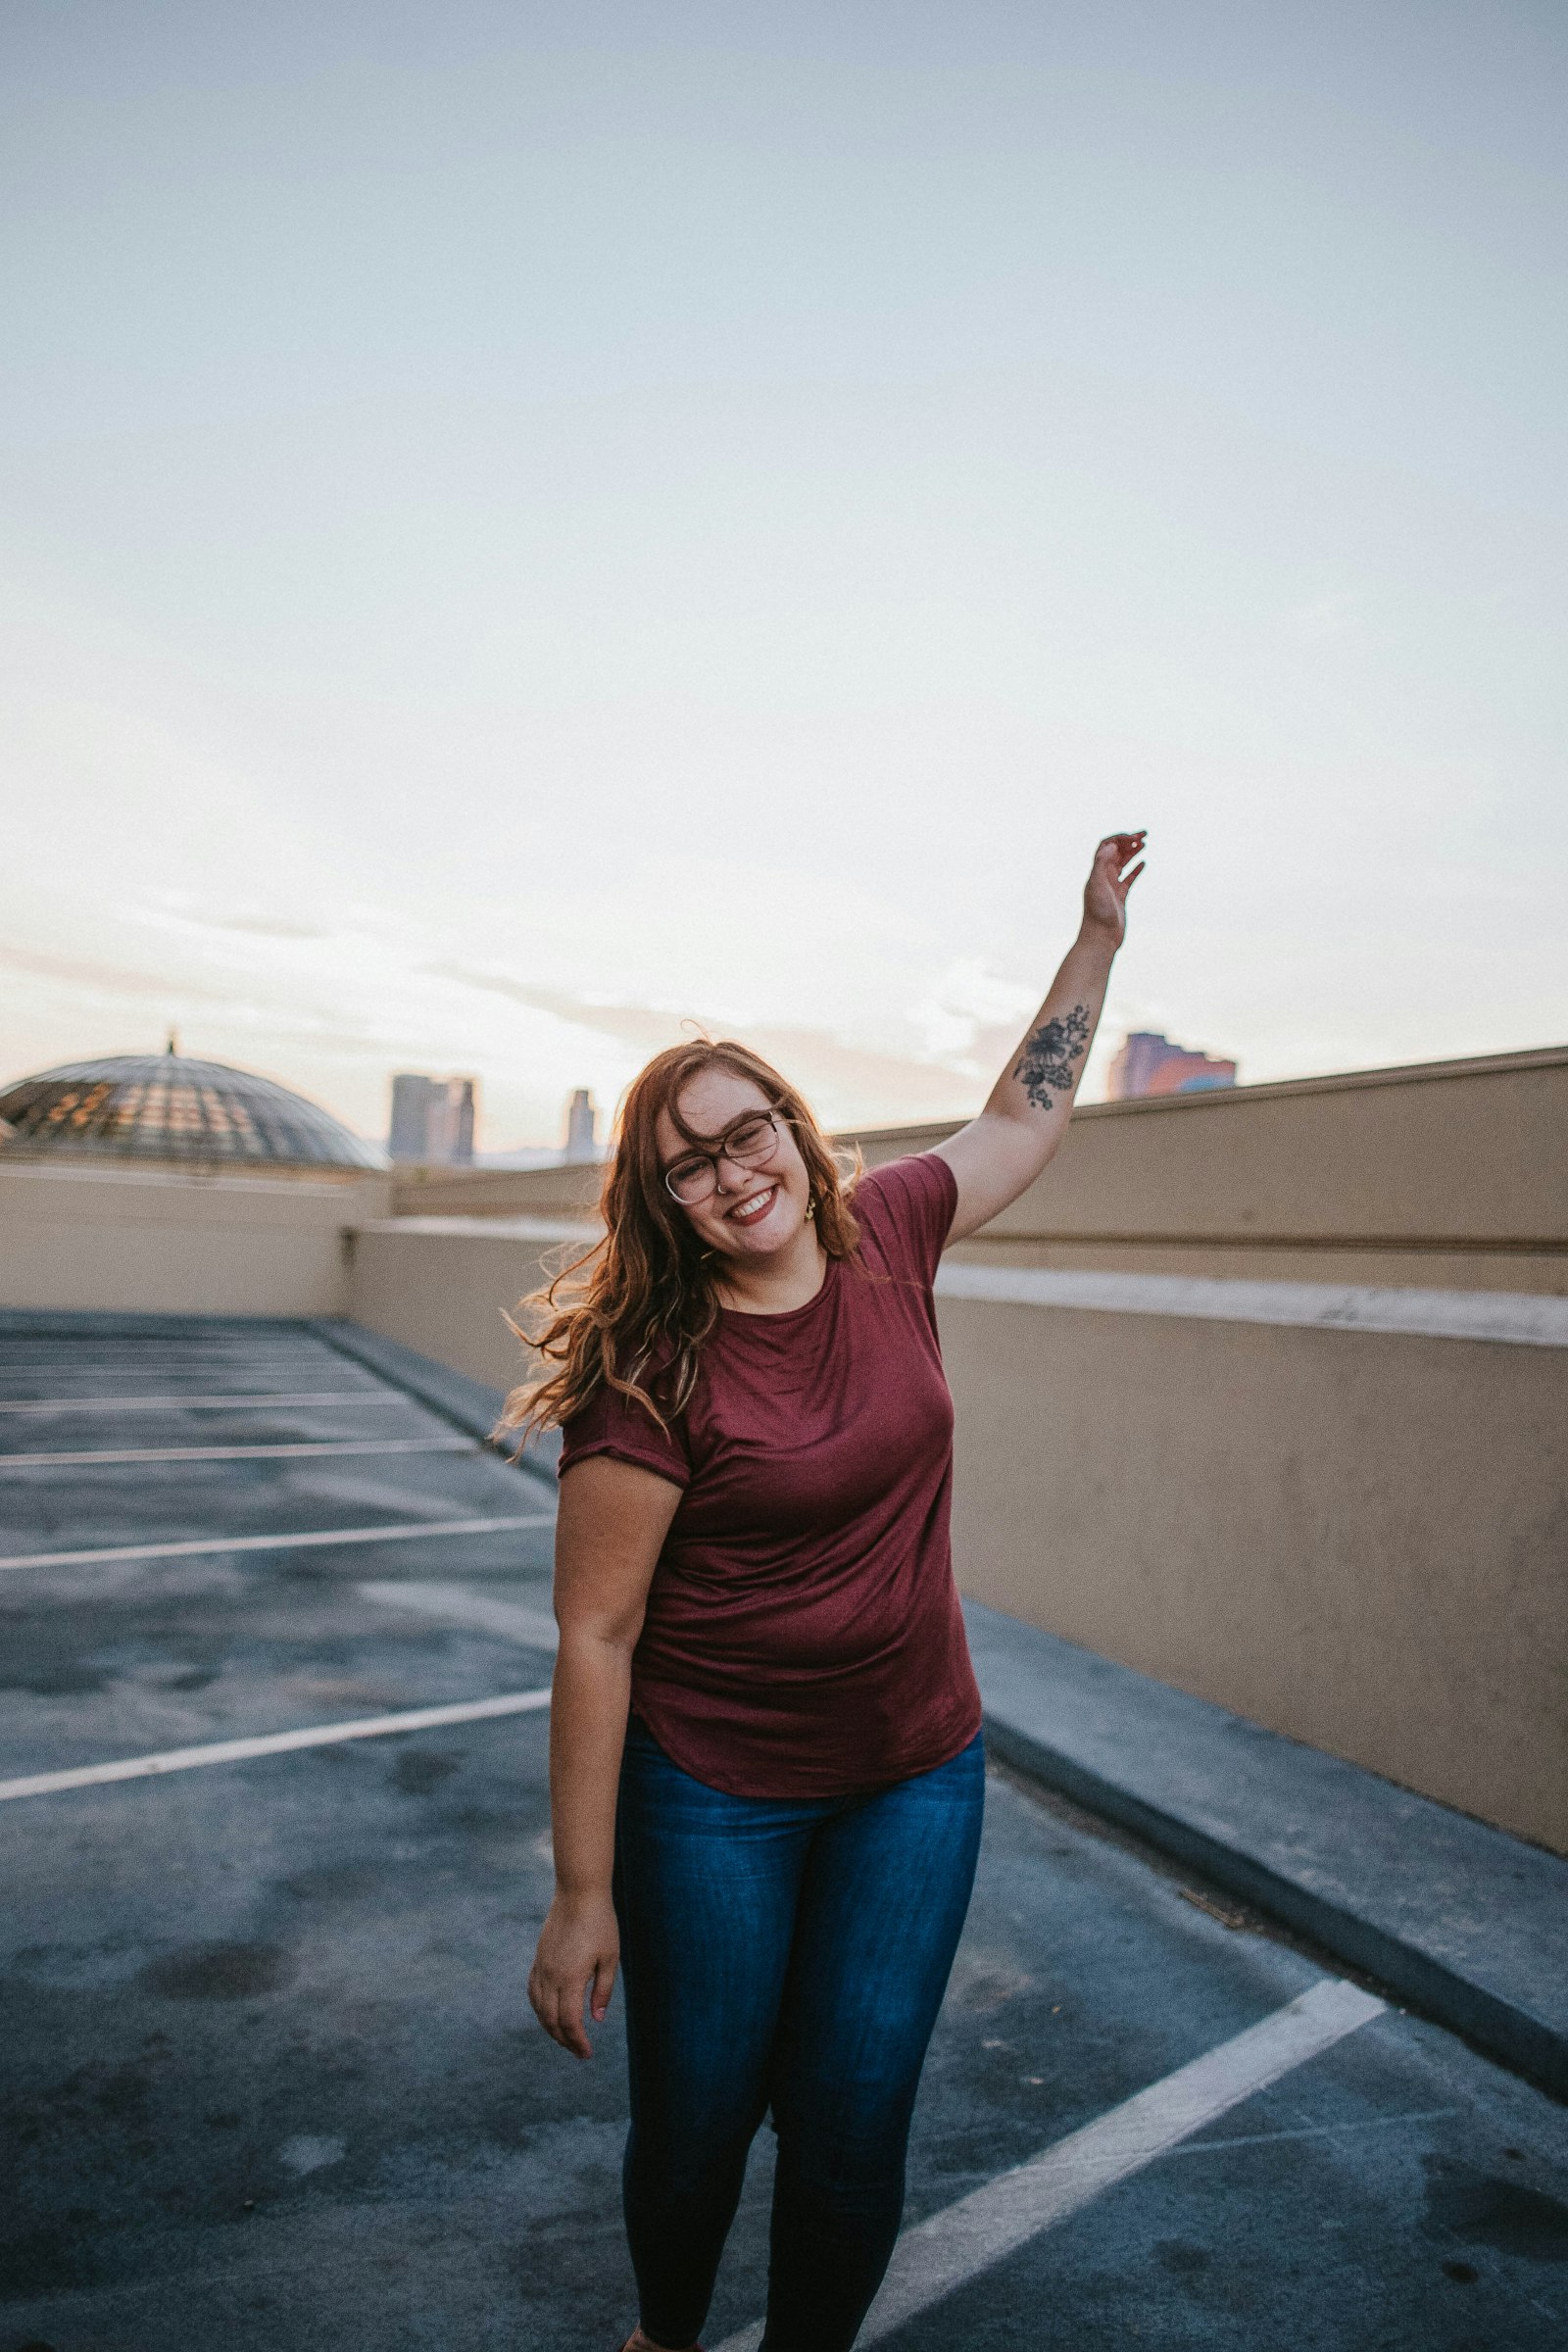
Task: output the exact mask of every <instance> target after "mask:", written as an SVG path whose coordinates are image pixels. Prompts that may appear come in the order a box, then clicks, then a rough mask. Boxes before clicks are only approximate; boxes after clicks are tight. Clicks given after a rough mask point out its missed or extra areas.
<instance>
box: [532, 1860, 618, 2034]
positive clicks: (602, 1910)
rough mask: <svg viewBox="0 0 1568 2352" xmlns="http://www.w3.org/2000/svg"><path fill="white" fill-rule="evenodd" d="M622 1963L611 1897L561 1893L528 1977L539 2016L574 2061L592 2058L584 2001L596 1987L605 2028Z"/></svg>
mask: <svg viewBox="0 0 1568 2352" xmlns="http://www.w3.org/2000/svg"><path fill="white" fill-rule="evenodd" d="M619 1964H620V1931H619V1928H618V1927H617V1925H616V1922H615V1906H614V1904H613V1902H612V1901H611V1899H610V1896H609V1895H608V1894H605V1895H596V1896H592V1897H583V1898H581V1899H573V1898H571V1897H569V1896H566V1895H561V1894H558V1895H557V1896H556V1899H555V1901H554V1902H553V1903H552V1904H551V1906H550V1911H549V1915H548V1917H547V1918H546V1920H545V1924H544V1926H543V1928H542V1929H541V1930H540V1933H539V1949H538V1950H537V1952H535V1954H534V1961H533V1967H532V1969H531V1971H530V1972H529V1976H528V1998H529V2000H530V2001H531V2002H532V2003H533V2013H534V2015H535V2017H537V2019H538V2020H539V2023H540V2024H541V2025H542V2026H543V2028H544V2030H545V2032H546V2033H547V2034H549V2036H550V2038H551V2040H552V2041H559V2042H560V2044H561V2046H562V2048H563V2049H564V2050H569V2051H570V2052H571V2054H572V2056H573V2057H574V2058H591V2057H592V2056H593V2054H594V2048H593V2043H592V2042H591V2041H590V2040H589V2038H588V2035H587V2034H586V2032H585V2031H584V2028H583V2022H582V2012H583V2002H584V2000H585V1998H586V1997H587V1992H588V1986H589V1984H590V1982H591V1983H592V1985H593V2017H594V2023H595V2025H602V2024H603V2023H604V2019H605V2012H606V2011H607V2010H608V2008H609V2007H610V1992H611V1987H612V1985H613V1984H614V1982H615V1970H616V1968H617V1967H618V1966H619Z"/></svg>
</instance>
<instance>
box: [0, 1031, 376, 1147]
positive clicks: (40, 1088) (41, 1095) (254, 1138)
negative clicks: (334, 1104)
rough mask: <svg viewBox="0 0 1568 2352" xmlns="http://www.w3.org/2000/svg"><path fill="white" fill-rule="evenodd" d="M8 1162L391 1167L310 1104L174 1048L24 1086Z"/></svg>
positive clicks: (66, 1067) (113, 1058)
mask: <svg viewBox="0 0 1568 2352" xmlns="http://www.w3.org/2000/svg"><path fill="white" fill-rule="evenodd" d="M8 1129H9V1131H10V1132H9V1133H8V1132H7V1130H8ZM0 1152H4V1153H5V1155H6V1156H7V1157H9V1156H11V1155H12V1154H13V1153H17V1154H25V1155H26V1156H28V1157H29V1158H30V1157H33V1156H35V1155H38V1154H41V1153H44V1152H47V1153H48V1154H49V1155H50V1156H51V1157H53V1156H54V1155H55V1154H56V1153H59V1154H60V1155H61V1156H62V1157H64V1156H70V1157H72V1158H75V1157H77V1156H78V1155H81V1156H91V1157H92V1158H95V1159H97V1158H105V1159H120V1160H124V1159H142V1160H148V1159H161V1160H183V1161H186V1162H187V1163H192V1164H199V1165H203V1166H207V1167H212V1166H215V1165H222V1166H225V1167H232V1166H236V1165H239V1166H247V1167H274V1168H306V1167H309V1168H384V1167H385V1166H386V1164H387V1162H386V1155H385V1153H384V1152H381V1151H380V1150H378V1149H377V1147H376V1146H375V1145H374V1144H367V1143H362V1142H361V1140H360V1138H359V1137H358V1136H357V1135H353V1134H351V1133H350V1131H349V1129H348V1128H347V1127H345V1126H343V1125H342V1123H341V1121H339V1120H337V1119H334V1118H333V1117H332V1116H331V1114H330V1112H328V1111H324V1110H322V1109H320V1108H319V1106H318V1105H317V1104H316V1103H308V1102H307V1101H306V1099H305V1097H304V1096H303V1095H296V1094H294V1093H292V1092H291V1091H290V1090H289V1088H288V1087H286V1086H278V1085H276V1084H275V1083H274V1082H273V1081H272V1080H271V1079H270V1078H259V1077H257V1076H256V1074H255V1072H254V1071H251V1070H236V1069H233V1068H232V1067H231V1066H230V1065H229V1064H228V1063H227V1062H223V1061H194V1060H191V1059H189V1058H188V1057H187V1056H186V1055H185V1054H176V1053H175V1051H174V1049H173V1047H172V1045H171V1047H170V1049H169V1051H168V1053H167V1054H111V1055H110V1056H108V1058H107V1059H105V1060H103V1061H69V1062H65V1063H63V1064H62V1065H61V1067H60V1068H59V1069H57V1070H40V1071H39V1073H38V1075H37V1076H36V1077H35V1078H22V1079H19V1080H18V1081H17V1083H16V1084H15V1085H14V1086H9V1087H7V1088H6V1089H5V1090H4V1091H3V1092H0Z"/></svg>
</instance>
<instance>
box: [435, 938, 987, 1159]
mask: <svg viewBox="0 0 1568 2352" xmlns="http://www.w3.org/2000/svg"><path fill="white" fill-rule="evenodd" d="M426 968H427V969H428V970H429V971H431V972H432V973H433V974H437V975H439V976H440V977H441V978H444V979H449V980H455V981H457V982H459V983H460V984H461V985H462V986H464V987H466V988H473V989H477V990H480V991H483V992H486V993H488V994H490V995H493V996H498V997H504V998H506V999H508V1000H509V1001H510V1002H512V1003H514V1004H519V1005H529V1006H530V1007H532V1009H533V1010H535V1011H538V1012H545V1013H549V1014H551V1015H552V1016H553V1017H554V1018H555V1019H557V1020H561V1021H565V1022H569V1023H570V1024H571V1025H572V1026H573V1027H574V1028H579V1029H587V1030H592V1031H595V1032H597V1033H598V1034H599V1035H601V1036H604V1037H608V1038H613V1040H615V1041H616V1043H617V1044H619V1045H622V1046H630V1047H631V1048H633V1049H634V1050H635V1052H636V1054H637V1055H638V1056H639V1058H641V1057H644V1056H647V1055H649V1054H657V1053H659V1052H660V1051H661V1050H662V1048H663V1047H665V1046H670V1045H675V1044H678V1043H679V1041H680V1039H681V1038H682V1037H688V1036H691V1035H692V1034H693V1033H694V1031H695V1032H701V1033H703V1034H706V1035H707V1036H710V1037H738V1038H740V1039H741V1040H742V1042H743V1043H745V1044H746V1045H749V1046H750V1047H751V1048H752V1049H753V1051H754V1052H756V1053H759V1054H762V1055H763V1056H764V1058H765V1059H767V1060H769V1061H771V1062H772V1063H774V1065H775V1066H776V1067H777V1068H779V1069H781V1070H782V1071H783V1072H784V1073H785V1075H786V1076H788V1077H789V1078H790V1080H791V1081H792V1083H794V1084H797V1085H799V1086H800V1087H801V1088H802V1089H803V1091H804V1092H805V1093H806V1094H807V1095H808V1096H809V1098H810V1099H811V1101H812V1103H813V1104H814V1106H815V1108H816V1109H817V1111H818V1113H819V1115H820V1116H822V1117H823V1118H825V1119H826V1120H828V1121H829V1122H830V1123H838V1122H840V1121H848V1120H858V1121H862V1122H865V1123H872V1122H876V1121H883V1122H888V1123H891V1122H894V1121H898V1120H907V1119H921V1118H930V1119H937V1118H947V1117H955V1118H956V1117H960V1116H962V1115H964V1114H965V1113H966V1112H967V1111H968V1110H970V1109H972V1108H974V1107H975V1095H976V1089H975V1082H974V1077H973V1074H972V1072H971V1071H970V1070H969V1069H967V1068H966V1067H964V1066H963V1065H961V1064H955V1063H954V1062H953V1061H951V1060H944V1059H940V1058H938V1057H936V1056H933V1055H925V1054H898V1053H892V1052H888V1051H886V1050H884V1049H879V1048H877V1047H874V1046H867V1045H860V1044H857V1043H855V1042H854V1041H853V1040H850V1039H846V1038H844V1037H842V1036H839V1035H836V1034H835V1033H834V1032H833V1031H831V1030H828V1029H822V1028H815V1027H811V1026H808V1025H799V1024H797V1025H793V1026H783V1025H780V1024H778V1023H776V1022H767V1021H761V1022H758V1021H737V1020H735V1019H733V1018H719V1017H715V1016H711V1015H710V1016H708V1017H705V1016H704V1015H703V1014H701V1013H700V1012H697V1011H692V1012H687V1013H682V1012H678V1011H676V1010H674V1009H673V1008H667V1007H663V1006H659V1005H625V1004H612V1003H606V1002H604V1001H603V1000H600V999H596V998H593V997H588V996H579V995H576V994H574V993H573V992H571V991H570V990H567V989H561V988H551V987H547V986H544V985H542V984H540V983H539V982H536V981H530V980H519V979H516V978H515V977H514V976H512V975H511V974H509V973H505V972H497V971H494V970H481V969H478V968H475V967H474V966H471V965H468V964H463V963H443V964H438V965H437V964H432V965H429V966H427V967H426ZM965 1037H966V1039H967V1040H969V1041H970V1042H972V1041H973V1037H974V1025H973V1023H972V1022H971V1023H969V1024H968V1025H967V1027H966V1030H965ZM988 1042H989V1041H988ZM631 1075H632V1070H631V1068H630V1067H629V1066H628V1067H627V1069H626V1076H627V1077H628V1078H629V1077H630V1076H631Z"/></svg>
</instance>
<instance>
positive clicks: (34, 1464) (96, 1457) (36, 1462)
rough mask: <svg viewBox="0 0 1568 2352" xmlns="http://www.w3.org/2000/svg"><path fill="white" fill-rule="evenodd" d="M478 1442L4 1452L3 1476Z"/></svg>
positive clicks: (447, 1447)
mask: <svg viewBox="0 0 1568 2352" xmlns="http://www.w3.org/2000/svg"><path fill="white" fill-rule="evenodd" d="M482 1450H483V1448H482V1447H481V1446H479V1445H478V1444H477V1442H476V1441H475V1440H474V1439H472V1438H321V1439H315V1440H312V1441H310V1442H306V1441H304V1440H302V1441H301V1442H300V1443H299V1444H298V1445H287V1446H93V1447H91V1448H89V1449H87V1450H85V1451H83V1452H79V1453H75V1452H73V1453H64V1452H60V1451H58V1450H50V1451H47V1452H44V1453H4V1452H0V1477H3V1476H4V1474H5V1473H6V1471H8V1470H36V1469H38V1468H40V1467H41V1466H42V1465H44V1464H46V1463H49V1462H70V1463H72V1464H73V1465H74V1466H75V1467H76V1468H78V1469H80V1468H81V1467H82V1466H83V1465H84V1464H86V1463H88V1462H263V1461H291V1460H293V1459H294V1458H295V1457H296V1456H298V1455H300V1454H306V1453H479V1452H481V1451H482Z"/></svg>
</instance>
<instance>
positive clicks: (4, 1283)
mask: <svg viewBox="0 0 1568 2352" xmlns="http://www.w3.org/2000/svg"><path fill="white" fill-rule="evenodd" d="M389 1190H390V1188H389V1186H388V1182H387V1179H386V1178H385V1177H384V1176H375V1175H360V1174H358V1173H356V1174H354V1175H351V1176H345V1177H341V1178H339V1177H328V1176H323V1177H315V1176H309V1177H307V1176H298V1177H295V1176H277V1177H254V1176H227V1175H223V1176H202V1175H195V1174H192V1173H190V1172H188V1171H185V1170H171V1169H165V1168H75V1169H65V1168H61V1167H59V1166H57V1165H53V1164H49V1165H45V1164H43V1163H41V1162H28V1161H25V1160H16V1161H8V1162H0V1306H54V1307H100V1308H105V1309H119V1310H120V1311H121V1312H148V1313H160V1314H224V1315H332V1314H342V1313H343V1312H344V1311H345V1310H346V1306H347V1299H348V1260H347V1249H346V1242H345V1234H346V1229H347V1228H348V1227H350V1226H352V1225H355V1224H357V1223H358V1222H359V1221H360V1220H361V1219H362V1218H365V1217H374V1216H379V1215H384V1214H385V1213H386V1209H387V1206H388V1197H389Z"/></svg>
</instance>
